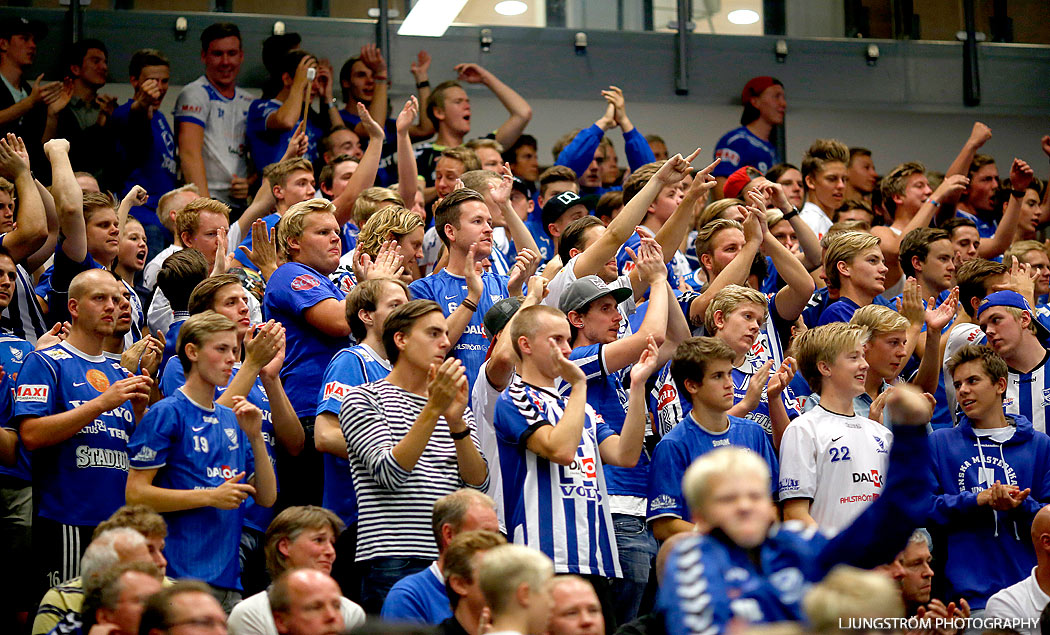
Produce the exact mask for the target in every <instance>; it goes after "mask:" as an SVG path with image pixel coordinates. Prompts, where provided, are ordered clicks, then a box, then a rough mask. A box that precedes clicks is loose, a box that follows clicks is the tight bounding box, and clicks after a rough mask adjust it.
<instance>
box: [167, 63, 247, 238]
mask: <svg viewBox="0 0 1050 635" xmlns="http://www.w3.org/2000/svg"><path fill="white" fill-rule="evenodd" d="M254 99H255V97H254V96H252V94H251V93H249V92H248V91H246V90H244V89H243V88H236V89H235V93H234V96H233V98H232V99H227V98H226V97H224V96H223V95H222V93H220V92H219V91H218V90H216V89H215V87H214V86H212V85H211V82H209V81H208V78H207V77H205V76H204V75H201V76H200V77H198V78H197V79H195V80H194V81H192V82H190V83H189V84H186V86H185V87H184V88H183V89H182V92H180V93H179V97H178V99H177V100H176V101H175V123H176V124H178V123H186V122H188V123H193V124H196V125H198V126H201V127H202V128H204V148H203V154H204V173H205V176H207V178H208V192H209V193H210V194H211V196H212V198H217V199H219V200H221V201H225V202H227V203H229V202H230V197H229V194H230V177H232V176H239V177H241V178H246V177H247V176H248V152H247V144H246V142H245V137H244V133H245V130H246V128H247V125H248V108H249V107H250V106H251V105H252V101H254ZM234 244H236V243H234Z"/></svg>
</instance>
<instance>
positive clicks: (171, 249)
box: [142, 245, 182, 291]
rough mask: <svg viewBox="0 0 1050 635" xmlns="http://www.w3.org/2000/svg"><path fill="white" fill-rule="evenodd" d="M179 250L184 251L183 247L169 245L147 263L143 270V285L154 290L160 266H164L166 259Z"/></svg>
mask: <svg viewBox="0 0 1050 635" xmlns="http://www.w3.org/2000/svg"><path fill="white" fill-rule="evenodd" d="M177 251H182V247H180V246H178V245H168V246H167V247H165V248H164V249H162V250H161V251H160V253H159V254H157V255H156V256H154V257H153V260H150V261H149V262H147V263H146V267H145V268H144V269H143V270H142V285H143V286H144V287H146V288H147V289H149V290H150V291H152V290H153V288H154V287H156V286H157V274H158V273H159V272H160V268H161V267H163V266H164V261H165V260H166V259H167V258H168V256H170V255H171V254H173V253H175V252H177Z"/></svg>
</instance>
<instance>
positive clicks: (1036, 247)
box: [1003, 240, 1050, 264]
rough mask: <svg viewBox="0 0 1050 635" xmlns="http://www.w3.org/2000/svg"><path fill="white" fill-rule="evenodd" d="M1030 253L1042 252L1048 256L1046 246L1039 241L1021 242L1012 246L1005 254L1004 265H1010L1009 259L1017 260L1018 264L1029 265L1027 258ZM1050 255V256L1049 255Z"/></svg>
mask: <svg viewBox="0 0 1050 635" xmlns="http://www.w3.org/2000/svg"><path fill="white" fill-rule="evenodd" d="M1030 251H1040V252H1042V253H1044V254H1047V249H1046V246H1045V245H1043V243H1041V242H1039V241H1038V240H1019V241H1017V242H1015V243H1014V244H1012V245H1010V248H1009V249H1007V250H1006V252H1005V253H1004V254H1003V263H1004V264H1009V263H1010V261H1009V260H1007V258H1015V259H1017V262H1023V263H1027V262H1028V260H1027V259H1026V258H1025V256H1027V255H1028V252H1030ZM1048 255H1050V254H1048Z"/></svg>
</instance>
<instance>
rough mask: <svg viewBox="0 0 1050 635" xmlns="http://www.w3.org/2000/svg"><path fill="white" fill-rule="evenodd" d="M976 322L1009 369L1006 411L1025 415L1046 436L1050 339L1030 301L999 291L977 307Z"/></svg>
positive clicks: (1049, 406)
mask: <svg viewBox="0 0 1050 635" xmlns="http://www.w3.org/2000/svg"><path fill="white" fill-rule="evenodd" d="M977 321H978V322H979V323H980V325H981V330H983V331H984V332H985V335H987V336H988V346H990V347H991V348H992V350H993V351H995V352H996V353H998V354H999V356H1000V357H1002V358H1003V361H1005V362H1006V365H1007V366H1009V367H1010V374H1009V376H1008V378H1007V387H1006V395H1004V397H1003V409H1004V410H1005V411H1006V413H1007V414H1019V415H1023V416H1024V417H1025V418H1027V419H1028V420H1029V421H1031V422H1032V426H1033V427H1034V428H1035V429H1036V430H1038V431H1039V432H1046V420H1047V412H1048V410H1050V391H1048V389H1050V384H1048V382H1050V375H1047V373H1046V360H1047V357H1048V356H1050V353H1048V352H1047V350H1046V348H1044V346H1043V342H1045V341H1046V340H1047V338H1048V336H1050V333H1048V332H1047V330H1046V328H1045V327H1044V326H1043V325H1042V324H1040V323H1039V321H1038V320H1036V319H1035V311H1033V310H1032V307H1031V305H1030V304H1029V303H1028V300H1025V298H1024V296H1022V295H1021V294H1020V293H1017V292H1016V291H996V292H995V293H992V294H991V295H989V296H988V297H986V298H985V299H984V301H983V302H981V304H980V306H978V307H977Z"/></svg>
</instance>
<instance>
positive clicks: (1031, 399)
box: [1003, 352, 1050, 432]
mask: <svg viewBox="0 0 1050 635" xmlns="http://www.w3.org/2000/svg"><path fill="white" fill-rule="evenodd" d="M1048 358H1050V352H1047V353H1046V354H1045V355H1043V361H1041V362H1039V365H1038V366H1036V367H1035V368H1033V369H1032V370H1031V371H1029V372H1027V373H1020V372H1017V371H1016V370H1014V369H1013V368H1011V369H1010V372H1009V374H1008V375H1007V377H1006V394H1005V395H1003V412H1005V413H1006V414H1010V415H1021V416H1022V417H1024V418H1026V419H1028V420H1029V421H1031V422H1032V427H1033V428H1035V429H1036V430H1037V431H1039V432H1046V430H1047V428H1046V424H1047V421H1048V420H1050V417H1048V416H1047V412H1048V411H1050V373H1048V372H1047V370H1046V362H1047V359H1048Z"/></svg>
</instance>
